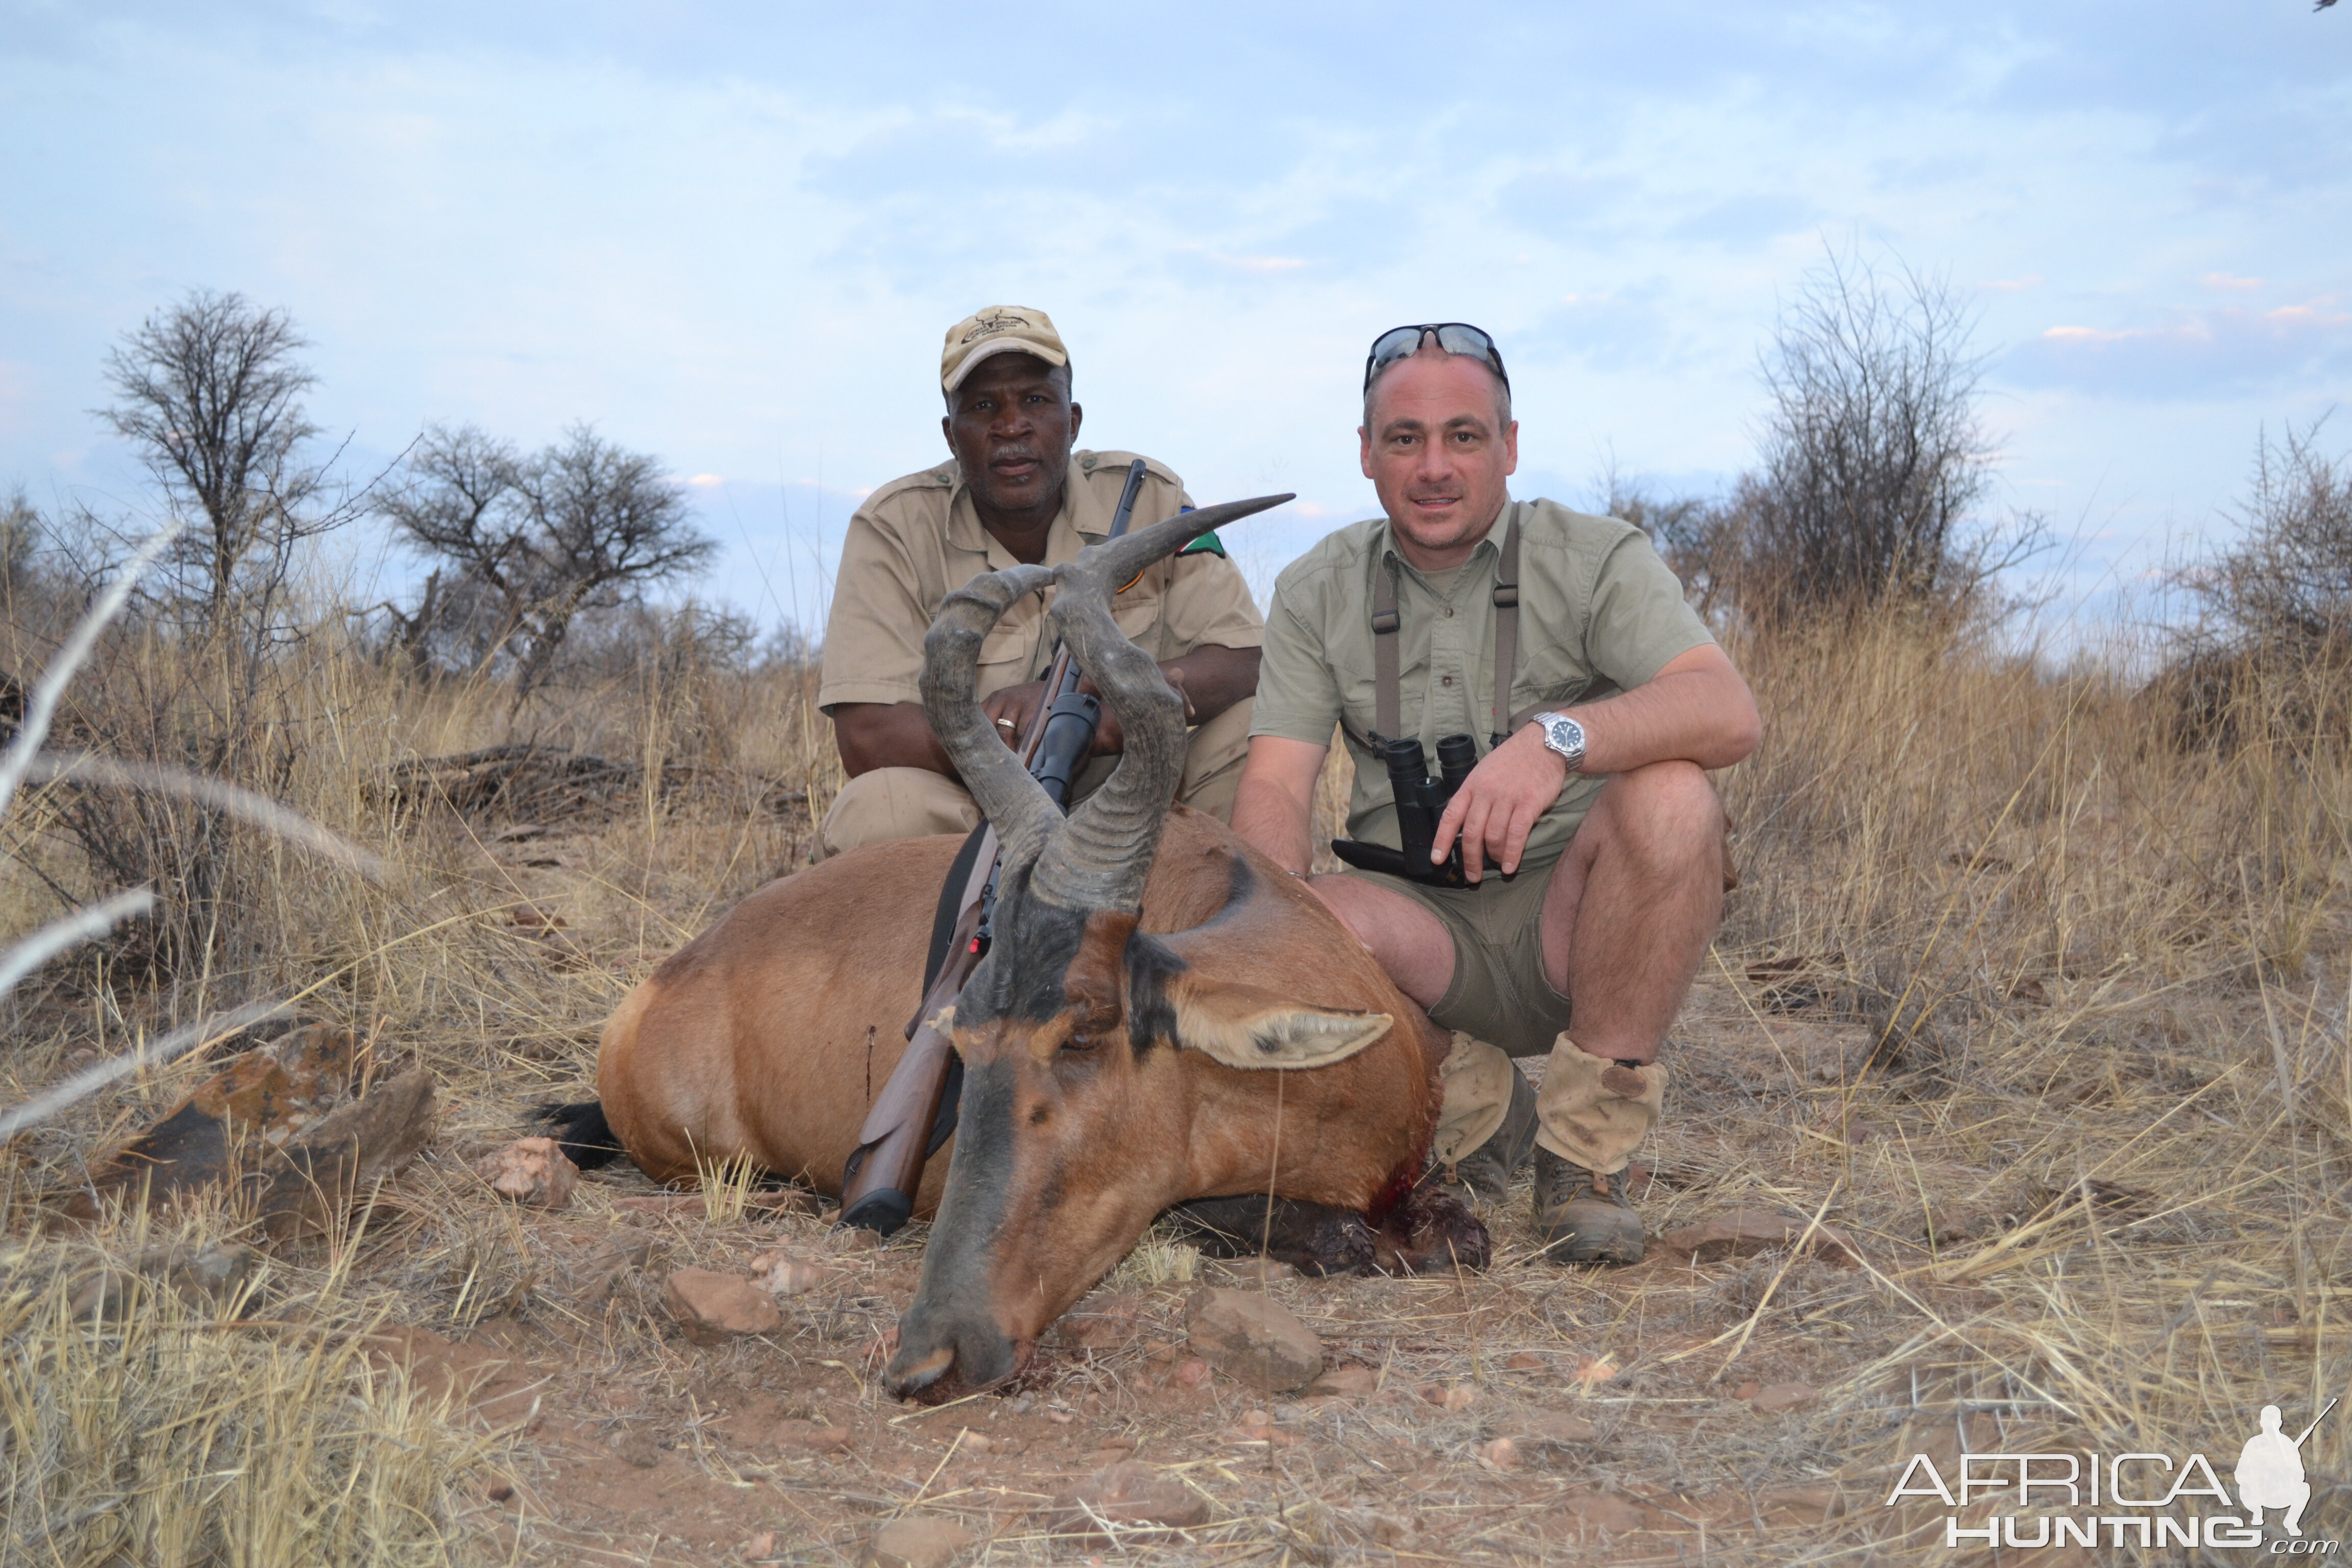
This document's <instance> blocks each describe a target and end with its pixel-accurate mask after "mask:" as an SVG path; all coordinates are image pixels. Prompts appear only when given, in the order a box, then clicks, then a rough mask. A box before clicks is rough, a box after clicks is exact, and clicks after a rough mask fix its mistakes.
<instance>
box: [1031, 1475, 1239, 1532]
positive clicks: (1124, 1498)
mask: <svg viewBox="0 0 2352 1568" xmlns="http://www.w3.org/2000/svg"><path fill="white" fill-rule="evenodd" d="M1208 1522H1209V1500H1208V1499H1207V1498H1204V1497H1202V1495H1201V1494H1200V1493H1199V1492H1196V1491H1194V1490H1193V1489H1192V1488H1191V1487H1188V1486H1186V1485H1185V1484H1184V1483H1183V1482H1182V1481H1180V1480H1177V1479H1174V1478H1173V1477H1171V1476H1163V1475H1161V1474H1160V1472H1159V1471H1158V1470H1155V1469H1153V1468H1151V1467H1150V1465H1145V1464H1139V1463H1137V1462H1135V1461H1133V1460H1128V1461H1125V1462H1122V1463H1120V1464H1116V1465H1111V1466H1108V1468H1103V1469H1100V1470H1097V1471H1096V1472H1095V1473H1094V1474H1093V1475H1092V1476H1090V1477H1088V1478H1087V1479H1086V1481H1085V1482H1084V1483H1082V1484H1081V1485H1080V1486H1079V1487H1078V1488H1077V1489H1076V1490H1075V1491H1070V1492H1065V1493H1063V1494H1062V1495H1061V1496H1060V1497H1057V1498H1055V1500H1054V1504H1053V1509H1052V1513H1051V1527H1052V1530H1053V1532H1054V1533H1055V1534H1056V1535H1087V1534H1092V1535H1101V1534H1104V1533H1106V1531H1105V1530H1104V1528H1103V1527H1104V1526H1105V1525H1110V1526H1113V1527H1115V1529H1116V1531H1117V1533H1118V1534H1121V1535H1124V1534H1125V1533H1127V1530H1128V1529H1129V1528H1134V1529H1150V1530H1184V1529H1189V1528H1191V1527H1192V1526H1193V1525H1199V1524H1206V1523H1208Z"/></svg>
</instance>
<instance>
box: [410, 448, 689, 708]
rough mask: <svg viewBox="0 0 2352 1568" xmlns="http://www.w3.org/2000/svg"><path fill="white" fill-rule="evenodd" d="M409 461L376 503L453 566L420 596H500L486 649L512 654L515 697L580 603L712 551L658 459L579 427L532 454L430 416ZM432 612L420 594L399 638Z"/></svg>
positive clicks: (655, 577)
mask: <svg viewBox="0 0 2352 1568" xmlns="http://www.w3.org/2000/svg"><path fill="white" fill-rule="evenodd" d="M407 468H408V476H409V482H408V484H407V485H406V486H405V487H404V488H402V489H399V490H397V491H395V492H394V493H392V494H390V495H388V496H387V497H386V498H385V499H384V500H383V501H382V502H381V503H380V510H382V511H383V515H384V516H385V517H386V518H387V519H388V520H389V521H391V522H392V523H393V525H394V527H395V528H397V529H398V530H399V531H401V532H402V533H404V535H406V536H407V538H408V539H409V541H410V542H412V543H414V544H415V546H416V547H417V548H418V549H420V550H421V551H423V552H425V553H426V554H427V555H429V556H432V557H435V558H437V559H439V560H441V561H443V562H446V563H447V564H448V565H449V566H450V567H451V568H453V569H454V570H455V572H456V573H457V583H455V584H450V585H449V586H448V587H446V588H445V587H444V585H443V584H441V583H440V581H439V579H438V578H437V577H436V578H435V579H434V580H433V581H432V582H431V583H430V584H428V590H427V599H428V601H431V600H433V599H434V598H436V596H444V595H446V597H445V598H444V602H445V603H455V602H458V601H461V600H462V599H464V598H465V596H466V592H465V591H467V590H472V591H474V592H476V593H477V594H486V595H488V597H489V598H490V599H491V600H492V601H494V602H495V604H496V605H497V606H498V611H499V620H498V626H497V631H496V635H495V637H493V638H492V639H491V640H490V643H489V646H488V647H486V648H485V649H483V650H482V653H483V657H494V656H495V655H497V654H498V653H499V652H500V651H504V652H505V653H506V654H508V655H509V657H510V658H512V659H513V661H514V671H515V701H516V702H517V703H518V704H520V702H521V701H522V700H523V699H524V698H526V697H528V696H529V695H530V693H531V691H532V690H533V689H536V688H537V687H538V686H539V685H540V683H541V681H543V680H544V679H546V678H547V674H548V671H549V670H550V669H551V668H552V667H553V664H554V660H555V657H556V654H557V653H558V652H559V651H560V650H561V649H562V646H563V642H564V638H565V637H567V636H568V635H569V633H570V631H571V629H572V621H573V619H574V618H575V617H576V616H578V615H579V614H580V612H581V611H583V610H585V609H590V608H612V607H615V606H617V605H620V604H621V603H622V602H623V601H624V600H625V598H627V597H628V596H629V595H631V594H633V593H635V592H636V591H638V590H640V589H642V588H644V587H646V586H648V585H651V584H656V583H662V582H667V581H670V580H672V579H675V578H677V577H681V576H685V575H687V574H690V573H693V572H695V571H697V570H699V569H700V568H701V567H702V566H703V564H704V563H707V562H708V561H709V558H710V555H711V552H713V551H714V550H715V549H717V544H716V542H714V541H713V540H711V539H709V538H708V537H706V536H705V535H704V534H703V533H702V532H701V531H699V530H698V529H697V528H696V527H695V525H694V515H693V509H692V508H691V507H690V506H689V505H688V502H687V500H686V496H685V494H684V493H683V492H682V491H681V490H680V489H678V488H677V486H676V485H675V484H673V483H671V482H670V479H669V478H668V475H667V473H666V472H665V471H664V469H663V468H662V465H661V461H660V459H659V458H654V457H651V456H648V455H646V454H643V453H636V452H629V451H625V450H624V449H622V448H621V447H618V446H616V445H614V443H612V442H610V441H607V440H605V439H604V438H603V437H600V436H598V435H597V434H596V432H595V430H594V429H593V427H592V426H587V425H575V426H572V427H571V428H570V429H569V430H567V431H566V432H565V433H564V438H563V439H562V441H560V442H557V443H555V444H554V445H552V446H550V447H546V448H544V449H543V450H541V451H540V452H538V453H536V454H534V455H532V456H530V457H525V456H522V455H521V454H520V453H519V452H518V451H517V450H516V449H515V448H514V447H512V446H511V445H510V444H509V443H507V442H504V441H500V440H498V439H496V438H495V437H491V436H489V435H488V434H486V433H485V432H483V431H482V430H481V429H479V428H478V427H477V426H471V425H467V426H460V427H458V428H457V429H454V430H453V429H449V428H446V427H443V426H435V427H434V428H432V429H429V430H427V431H426V432H425V434H424V436H423V437H420V438H419V439H418V441H417V444H416V446H415V448H414V450H413V451H412V452H411V453H410V455H409V458H408V463H407ZM434 610H435V606H434V605H433V604H432V603H430V602H428V603H427V604H425V605H420V606H419V607H418V611H417V613H416V615H415V616H412V617H406V618H405V624H404V629H403V635H404V639H406V640H409V641H411V643H412V645H413V646H414V645H415V643H417V642H418V641H419V640H421V639H422V638H423V637H426V636H429V635H431V633H432V632H433V631H434V630H435V629H436V626H434V624H433V623H432V622H431V621H430V620H428V618H427V617H428V613H430V612H433V611H434Z"/></svg>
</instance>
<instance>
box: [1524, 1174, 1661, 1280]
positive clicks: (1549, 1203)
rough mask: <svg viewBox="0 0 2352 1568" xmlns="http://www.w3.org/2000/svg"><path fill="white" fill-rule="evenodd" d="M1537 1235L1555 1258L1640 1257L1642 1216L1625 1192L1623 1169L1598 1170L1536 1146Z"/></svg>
mask: <svg viewBox="0 0 2352 1568" xmlns="http://www.w3.org/2000/svg"><path fill="white" fill-rule="evenodd" d="M1536 1235H1537V1237H1538V1239H1540V1240H1541V1241H1542V1242H1543V1244H1544V1256H1545V1257H1547V1258H1550V1259H1551V1260H1552V1261H1553V1262H1555V1263H1639V1262H1640V1261H1642V1216H1641V1215H1637V1214H1635V1213H1634V1212H1633V1200H1632V1199H1631V1198H1629V1197H1627V1196H1626V1195H1625V1174H1624V1173H1623V1172H1622V1171H1620V1172H1618V1173H1615V1174H1613V1175H1607V1176H1603V1175H1597V1174H1595V1173H1592V1172H1591V1171H1588V1170H1586V1169H1585V1168H1584V1167H1583V1166H1581V1165H1572V1164H1570V1163H1568V1162H1567V1161H1566V1160H1563V1159H1561V1158H1560V1157H1559V1155H1557V1154H1555V1153H1553V1152H1551V1151H1550V1150H1549V1149H1546V1148H1543V1147H1541V1146H1538V1148H1537V1150H1536Z"/></svg>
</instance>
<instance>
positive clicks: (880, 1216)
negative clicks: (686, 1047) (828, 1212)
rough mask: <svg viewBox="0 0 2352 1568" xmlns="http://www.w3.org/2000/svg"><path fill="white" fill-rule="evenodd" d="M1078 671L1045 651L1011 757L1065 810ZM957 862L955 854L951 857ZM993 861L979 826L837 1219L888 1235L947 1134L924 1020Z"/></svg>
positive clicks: (942, 999) (949, 1105) (945, 1043)
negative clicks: (939, 953)
mask: <svg viewBox="0 0 2352 1568" xmlns="http://www.w3.org/2000/svg"><path fill="white" fill-rule="evenodd" d="M1143 475H1144V463H1143V459H1142V458H1136V459H1135V461H1134V462H1132V463H1130V464H1129V465H1128V469H1127V488H1126V489H1123V490H1121V491H1120V492H1119V498H1118V510H1117V511H1115V512H1113V513H1112V514H1111V520H1110V537H1111V538H1113V539H1117V538H1118V537H1119V535H1121V534H1123V533H1125V532H1126V531H1127V525H1128V521H1129V519H1130V518H1131V517H1132V516H1133V515H1134V513H1135V498H1136V495H1137V494H1138V492H1139V491H1140V490H1141V489H1143ZM1079 679H1081V676H1080V672H1079V670H1078V668H1077V667H1076V665H1074V664H1073V663H1071V661H1070V650H1069V648H1068V647H1057V648H1055V651H1054V663H1053V667H1052V668H1051V669H1050V670H1048V672H1047V673H1046V676H1045V701H1043V702H1040V703H1039V704H1038V705H1037V710H1036V711H1035V712H1034V713H1032V714H1031V715H1030V716H1029V723H1028V727H1027V728H1026V729H1025V730H1024V731H1022V734H1021V740H1020V751H1021V759H1022V761H1023V762H1024V763H1026V764H1027V765H1028V768H1029V772H1030V774H1031V776H1032V777H1034V778H1035V779H1036V781H1037V782H1038V783H1039V784H1043V785H1044V786H1045V794H1046V795H1048V796H1049V797H1051V799H1052V800H1053V802H1054V804H1055V805H1057V806H1060V807H1061V808H1062V809H1063V810H1065V811H1067V810H1068V809H1069V805H1070V785H1071V784H1072V782H1073V781H1074V780H1076V777H1077V776H1078V771H1079V770H1080V769H1081V768H1083V767H1085V766H1086V762H1087V753H1089V752H1092V751H1093V750H1094V744H1095V732H1096V731H1097V729H1099V728H1100V727H1101V724H1102V704H1101V703H1100V702H1098V701H1097V700H1095V699H1094V698H1092V697H1090V696H1088V695H1087V694H1086V693H1085V692H1082V691H1080V690H1079V689H1078V681H1079ZM958 864H962V858H961V857H959V858H958ZM999 865H1000V858H999V855H998V850H997V844H996V830H995V829H994V828H989V829H987V830H986V831H985V833H984V835H983V837H982V838H981V840H980V847H979V852H978V853H977V854H976V855H974V856H973V857H972V858H971V874H970V876H969V877H967V879H965V882H964V886H963V889H962V890H961V892H960V893H959V895H958V898H959V900H960V903H961V909H960V910H959V913H958V915H957V917H956V922H955V925H954V927H953V929H952V931H951V933H950V937H949V940H948V947H947V957H946V959H945V961H944V962H943V963H940V969H939V973H938V974H936V975H935V976H933V978H932V980H931V984H930V985H929V987H928V988H927V989H926V990H925V991H924V993H923V1000H922V1003H921V1005H919V1006H918V1007H917V1008H916V1009H915V1016H914V1017H912V1018H911V1019H909V1020H908V1023H907V1049H906V1053H905V1054H904V1055H902V1056H901V1057H899V1058H898V1066H897V1067H896V1068H892V1069H891V1072H890V1079H889V1081H888V1082H887V1083H886V1084H884V1085H883V1086H882V1092H881V1093H880V1094H878V1095H877V1096H876V1097H875V1099H874V1105H873V1108H872V1109H871V1110H867V1111H866V1125H865V1126H864V1127H863V1128H861V1129H860V1130H859V1131H858V1134H857V1147H856V1150H855V1151H853V1152H851V1154H850V1156H849V1159H848V1161H847V1162H846V1163H845V1164H844V1165H843V1167H842V1182H841V1223H842V1224H843V1225H845V1226H857V1227H859V1228H862V1229H866V1230H871V1231H876V1232H878V1233H880V1234H881V1235H883V1236H888V1235H889V1234H890V1233H891V1232H892V1231H895V1230H897V1229H898V1227H899V1226H902V1225H905V1224H906V1223H907V1220H908V1216H909V1215H912V1214H913V1213H914V1212H915V1193H916V1190H917V1189H918V1188H919V1187H920V1186H921V1185H922V1184H923V1165H924V1163H925V1162H926V1161H927V1160H929V1158H930V1156H931V1155H932V1154H933V1153H935V1152H937V1151H938V1150H939V1147H940V1145H941V1144H942V1143H945V1142H947V1141H948V1135H949V1134H950V1133H951V1132H953V1131H955V1122H956V1097H957V1092H958V1091H959V1090H960V1089H961V1088H962V1084H963V1059H962V1058H961V1057H959V1056H957V1055H956V1053H955V1047H954V1046H953V1045H952V1044H951V1043H950V1041H949V1039H948V1037H947V1036H946V1035H945V1034H943V1033H941V1032H940V1030H938V1029H935V1028H933V1027H932V1026H931V1024H930V1020H931V1019H933V1018H936V1017H938V1016H940V1009H942V1008H944V1007H947V1006H949V1005H952V1004H953V1003H954V1001H955V999H956V997H957V996H958V995H959V994H961V992H962V991H963V987H964V982H965V981H967V980H969V979H971V972H972V971H973V970H974V969H976V968H978V967H979V965H980V961H981V960H982V958H983V957H985V956H986V955H987V952H988V944H989V936H990V931H989V925H990V922H991V921H992V919H993V918H994V916H995V912H996V877H997V871H998V869H999Z"/></svg>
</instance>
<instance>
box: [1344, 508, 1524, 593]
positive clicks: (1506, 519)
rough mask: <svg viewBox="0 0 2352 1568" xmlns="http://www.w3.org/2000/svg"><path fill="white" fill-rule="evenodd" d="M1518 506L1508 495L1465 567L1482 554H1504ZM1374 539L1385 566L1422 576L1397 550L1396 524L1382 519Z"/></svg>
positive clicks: (1419, 569) (1373, 534)
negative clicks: (1505, 533) (1505, 538)
mask: <svg viewBox="0 0 2352 1568" xmlns="http://www.w3.org/2000/svg"><path fill="white" fill-rule="evenodd" d="M1518 504H1519V503H1518V502H1517V501H1516V500H1512V499H1511V498H1510V497H1509V496H1508V495H1506V496H1505V497H1504V498H1503V506H1502V510H1499V511H1497V512H1496V513H1495V521H1492V522H1490V523H1488V524H1487V525H1486V532H1485V533H1484V534H1483V535H1481V536H1480V537H1479V540H1478V542H1477V543H1475V544H1474V545H1472V546H1471V547H1470V555H1469V558H1468V559H1467V560H1465V561H1464V562H1463V563H1462V564H1463V565H1465V566H1471V565H1475V564H1476V563H1477V562H1478V560H1479V558H1480V556H1481V555H1482V554H1483V555H1485V556H1487V557H1490V558H1491V557H1493V556H1496V555H1500V554H1501V553H1502V552H1503V537H1502V536H1503V531H1504V529H1505V528H1507V526H1508V525H1509V523H1510V521H1511V513H1512V512H1513V510H1516V509H1517V506H1518ZM1372 538H1373V541H1374V542H1376V543H1377V544H1378V545H1379V546H1380V560H1381V564H1382V565H1383V566H1385V565H1387V564H1388V563H1390V562H1391V561H1393V562H1395V563H1397V564H1398V565H1400V566H1402V567H1404V568H1405V569H1406V570H1408V571H1410V572H1412V573H1413V574H1416V575H1419V574H1421V568H1420V567H1418V566H1415V565H1414V564H1413V563H1412V562H1410V561H1407V560H1406V559H1405V558H1404V555H1403V552H1401V551H1399V550H1398V549H1397V547H1396V523H1395V522H1394V521H1392V520H1391V519H1389V518H1386V517H1383V518H1381V520H1380V523H1379V526H1378V527H1377V528H1375V529H1374V531H1373V533H1372Z"/></svg>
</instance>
